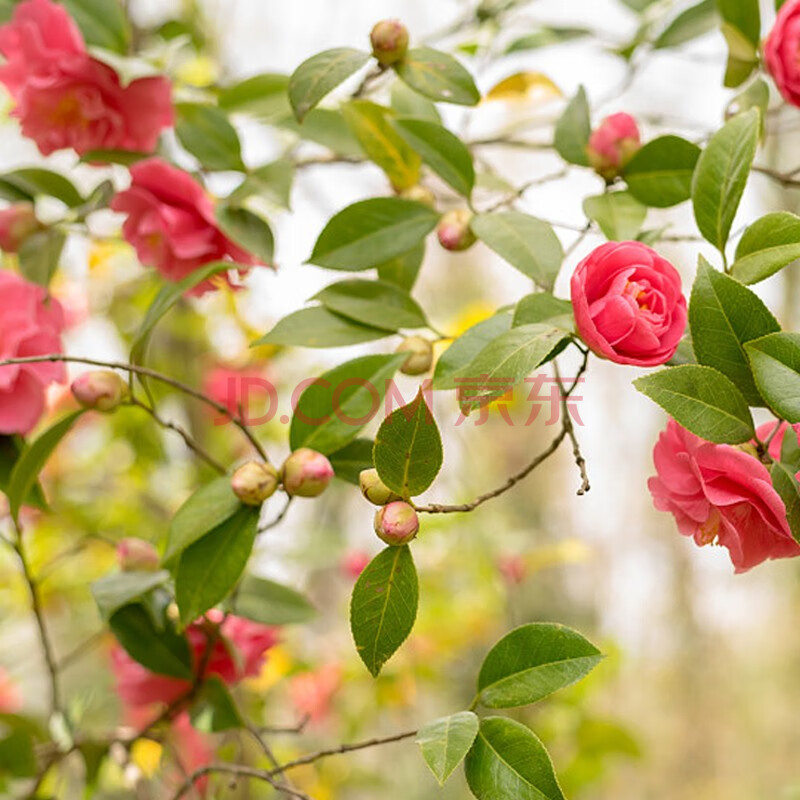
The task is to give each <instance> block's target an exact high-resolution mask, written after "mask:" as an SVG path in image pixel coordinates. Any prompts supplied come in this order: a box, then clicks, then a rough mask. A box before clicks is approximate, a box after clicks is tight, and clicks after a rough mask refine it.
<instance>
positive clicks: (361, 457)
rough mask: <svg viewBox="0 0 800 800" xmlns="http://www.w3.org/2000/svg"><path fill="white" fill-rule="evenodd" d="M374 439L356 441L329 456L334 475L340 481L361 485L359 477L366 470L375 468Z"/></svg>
mask: <svg viewBox="0 0 800 800" xmlns="http://www.w3.org/2000/svg"><path fill="white" fill-rule="evenodd" d="M373 447H374V442H373V441H372V439H354V440H353V441H352V442H350V444H347V445H345V446H344V447H342V448H340V449H339V450H336V451H335V452H333V453H329V454H328V461H330V462H331V466H332V467H333V474H334V475H335V477H337V478H339V479H340V480H343V481H347V482H348V483H352V484H353V485H354V486H358V485H359V476H360V475H361V472H362V471H363V470H365V469H371V468H372V467H373V466H374V462H373V459H372V448H373Z"/></svg>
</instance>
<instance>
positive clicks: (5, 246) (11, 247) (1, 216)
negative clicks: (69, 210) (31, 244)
mask: <svg viewBox="0 0 800 800" xmlns="http://www.w3.org/2000/svg"><path fill="white" fill-rule="evenodd" d="M41 230H44V225H42V223H41V222H39V220H38V219H36V212H35V211H34V208H33V206H32V205H31V204H30V203H15V204H14V205H13V206H9V207H8V208H4V209H3V210H2V211H0V250H3V251H4V252H6V253H16V252H18V251H19V248H20V247H21V246H22V244H23V243H24V242H25V240H26V239H27V238H28V237H29V236H32V235H33V234H34V233H37V232H38V231H41Z"/></svg>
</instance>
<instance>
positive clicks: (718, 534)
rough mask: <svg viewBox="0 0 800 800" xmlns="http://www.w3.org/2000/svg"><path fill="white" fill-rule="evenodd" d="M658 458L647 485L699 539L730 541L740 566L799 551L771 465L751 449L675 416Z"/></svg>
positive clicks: (727, 544)
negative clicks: (713, 437)
mask: <svg viewBox="0 0 800 800" xmlns="http://www.w3.org/2000/svg"><path fill="white" fill-rule="evenodd" d="M653 460H654V461H655V466H656V472H657V475H656V476H655V477H653V478H650V480H649V481H648V486H649V488H650V492H651V494H652V495H653V502H654V504H655V507H656V508H657V509H658V510H659V511H669V512H670V513H671V514H672V515H673V516H674V517H675V521H676V522H677V524H678V530H679V531H680V532H681V533H682V534H683V535H684V536H691V537H693V538H694V540H695V543H696V544H698V545H700V546H702V545H705V544H711V543H718V544H720V545H722V546H723V547H727V548H728V551H729V552H730V557H731V561H732V562H733V565H734V567H735V568H736V572H745V571H746V570H748V569H750V568H751V567H754V566H756V564H760V563H761V562H762V561H765V560H766V559H768V558H789V557H792V556H798V555H800V544H798V543H797V542H796V541H795V540H794V539H793V538H792V534H791V532H790V530H789V523H788V522H787V520H786V508H785V506H784V504H783V501H782V500H781V498H780V497H779V495H778V493H777V492H776V491H775V489H774V488H773V486H772V481H771V480H770V476H769V470H768V469H767V468H766V466H765V465H764V464H762V463H761V462H760V461H759V460H758V459H757V458H755V457H754V456H752V455H750V453H747V452H744V451H743V450H740V449H738V448H736V447H731V446H730V445H720V444H712V443H711V442H707V441H705V440H704V439H701V438H700V437H699V436H695V435H694V434H693V433H689V431H687V430H685V429H684V428H682V427H681V426H680V425H678V423H677V422H675V421H674V420H670V421H669V423H668V425H667V429H666V431H664V432H663V433H662V434H661V435H660V436H659V439H658V442H657V444H656V446H655V449H654V451H653Z"/></svg>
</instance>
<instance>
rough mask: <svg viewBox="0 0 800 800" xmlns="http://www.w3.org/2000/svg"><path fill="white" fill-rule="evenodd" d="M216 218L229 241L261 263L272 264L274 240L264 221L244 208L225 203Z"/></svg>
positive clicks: (220, 207)
mask: <svg viewBox="0 0 800 800" xmlns="http://www.w3.org/2000/svg"><path fill="white" fill-rule="evenodd" d="M216 216H217V222H218V223H219V226H220V228H222V231H223V233H224V234H225V235H226V236H227V237H228V238H229V239H231V240H232V241H233V242H234V243H235V244H237V245H239V247H241V248H243V249H244V250H247V252H248V253H252V254H253V255H254V256H256V257H257V258H259V259H260V260H261V262H262V263H264V264H272V260H273V257H274V255H275V239H274V237H273V236H272V231H271V230H270V227H269V225H268V224H267V222H266V220H263V219H262V218H261V217H259V216H258V215H256V214H254V213H253V212H252V211H248V210H247V209H246V208H238V207H236V206H230V205H228V204H227V203H223V204H222V205H220V206H219V207H218V208H217V211H216Z"/></svg>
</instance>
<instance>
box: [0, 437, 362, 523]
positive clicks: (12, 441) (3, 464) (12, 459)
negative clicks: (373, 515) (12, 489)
mask: <svg viewBox="0 0 800 800" xmlns="http://www.w3.org/2000/svg"><path fill="white" fill-rule="evenodd" d="M24 450H25V441H24V440H23V438H22V437H21V436H4V435H2V434H0V492H3V493H5V494H7V493H8V482H9V481H10V480H11V473H12V472H13V471H14V465H15V464H16V463H17V461H18V460H19V457H20V455H21V454H22V453H23V451H24ZM371 457H372V451H371V450H370V458H371ZM24 505H26V506H32V507H33V508H38V509H40V510H42V511H44V510H45V509H46V508H47V503H46V502H45V499H44V492H42V487H41V486H40V485H39V484H38V483H34V485H33V487H32V488H31V491H30V492H29V493H28V496H27V497H26V498H25V501H24Z"/></svg>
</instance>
